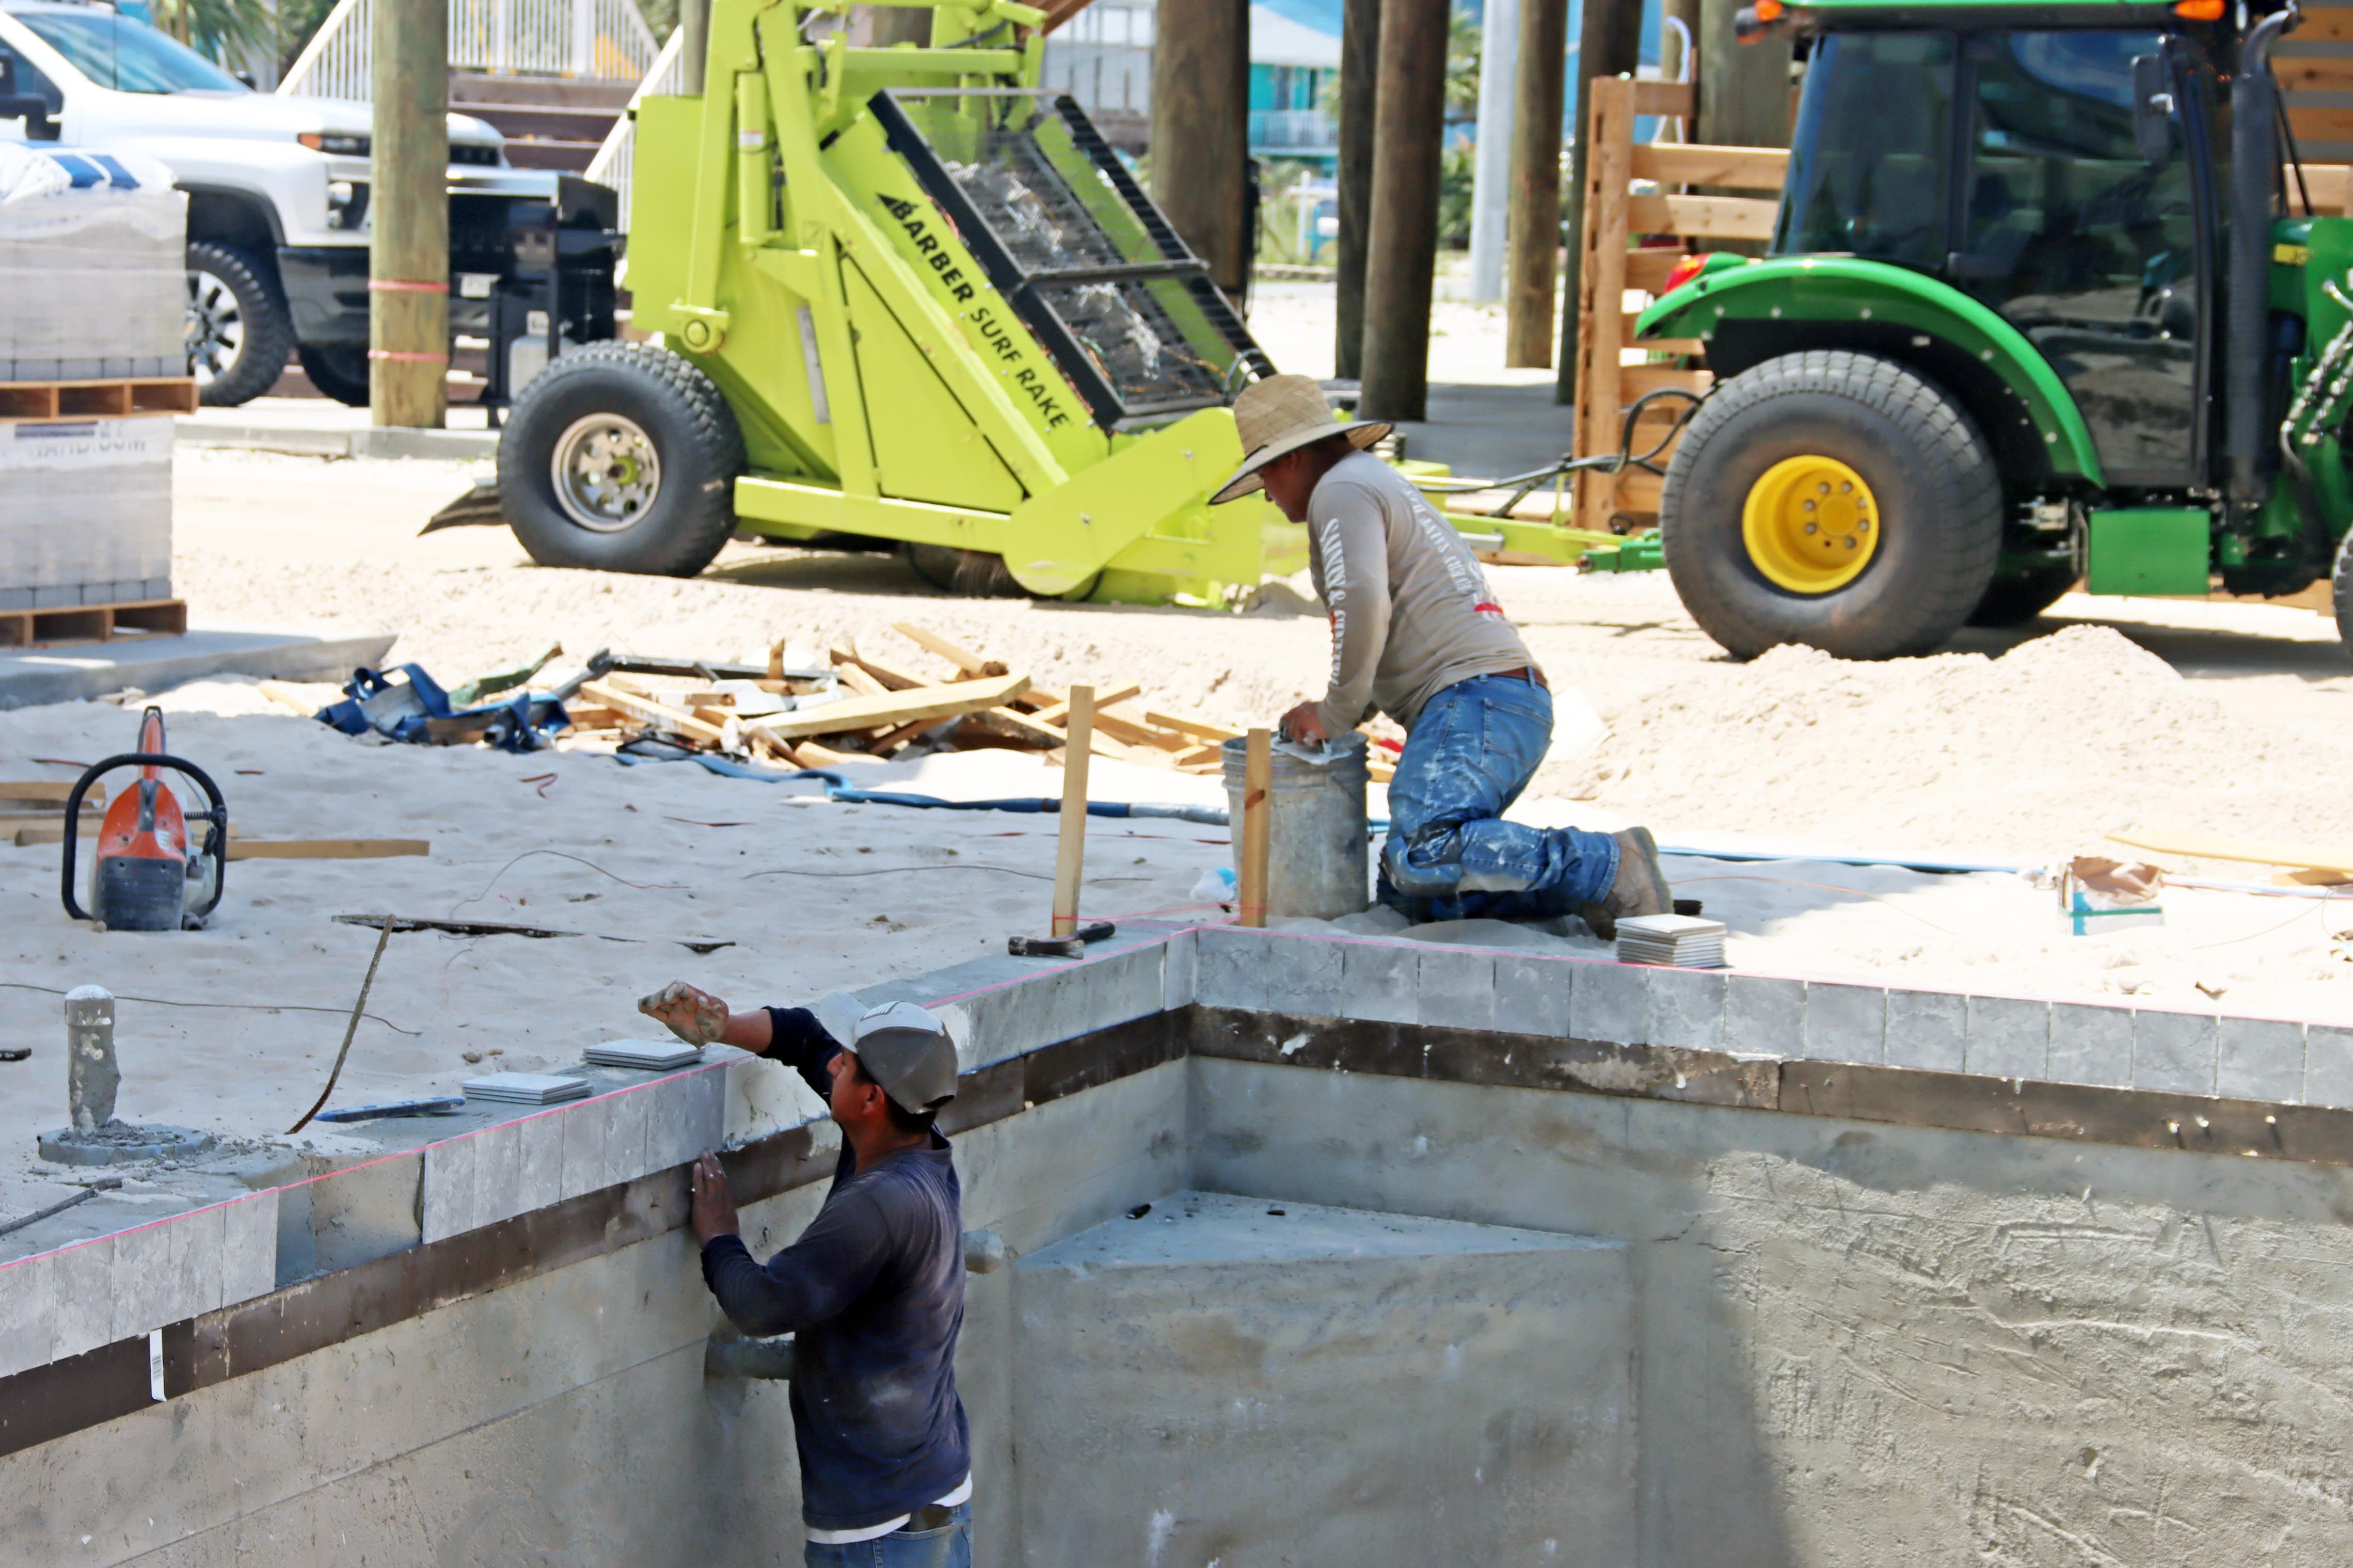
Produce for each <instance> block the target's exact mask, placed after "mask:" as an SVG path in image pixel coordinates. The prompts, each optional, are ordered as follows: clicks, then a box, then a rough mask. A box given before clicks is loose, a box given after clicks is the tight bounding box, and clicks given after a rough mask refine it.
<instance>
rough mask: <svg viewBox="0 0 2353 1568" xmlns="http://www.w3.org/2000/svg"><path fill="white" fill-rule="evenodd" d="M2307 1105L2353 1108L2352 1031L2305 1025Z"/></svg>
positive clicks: (2305, 1092) (2337, 1027)
mask: <svg viewBox="0 0 2353 1568" xmlns="http://www.w3.org/2000/svg"><path fill="white" fill-rule="evenodd" d="M2304 1102H2305V1103H2306V1105H2342V1106H2353V1029H2348V1028H2347V1027H2345V1026H2342V1025H2339V1024H2307V1025H2306V1026H2305V1029H2304Z"/></svg>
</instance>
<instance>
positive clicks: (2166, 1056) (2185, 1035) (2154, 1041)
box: [2133, 1009, 2220, 1094]
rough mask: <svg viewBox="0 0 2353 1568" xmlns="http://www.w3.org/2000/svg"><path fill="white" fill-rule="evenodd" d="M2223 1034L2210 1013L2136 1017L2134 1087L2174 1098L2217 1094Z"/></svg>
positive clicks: (2138, 1011) (2142, 1012)
mask: <svg viewBox="0 0 2353 1568" xmlns="http://www.w3.org/2000/svg"><path fill="white" fill-rule="evenodd" d="M2219 1036H2220V1030H2219V1028H2218V1027H2217V1026H2216V1023H2215V1019H2214V1015H2212V1014H2211V1013H2161V1012H2157V1011H2155V1010H2150V1009H2136V1010H2135V1011H2134V1013H2133V1087H2134V1088H2135V1089H2164V1090H2166V1091H2168V1092H2169V1093H2174V1094H2211V1093H2213V1092H2214V1061H2215V1058H2216V1056H2217V1054H2218V1052H2219V1049H2220V1039H2219Z"/></svg>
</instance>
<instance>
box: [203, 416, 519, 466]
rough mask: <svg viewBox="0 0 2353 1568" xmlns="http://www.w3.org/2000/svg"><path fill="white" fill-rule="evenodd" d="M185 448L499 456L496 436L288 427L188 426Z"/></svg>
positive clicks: (489, 433) (479, 432)
mask: <svg viewBox="0 0 2353 1568" xmlns="http://www.w3.org/2000/svg"><path fill="white" fill-rule="evenodd" d="M177 439H178V441H179V444H180V445H181V446H183V447H234V448H238V449H242V450H247V451H255V452H290V453H292V454H294V455H296V456H298V457H318V458H437V459H439V460H442V461H445V462H451V461H454V462H466V461H470V460H471V459H473V458H488V457H491V456H494V455H495V454H496V453H497V452H498V449H499V433H498V432H497V431H495V430H406V429H379V428H376V427H375V426H369V427H368V428H366V429H363V430H313V429H305V428H303V427H302V426H285V425H213V424H204V425H199V424H195V423H194V422H192V421H187V420H183V421H181V423H180V427H179V433H178V436H177Z"/></svg>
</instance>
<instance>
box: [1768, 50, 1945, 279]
mask: <svg viewBox="0 0 2353 1568" xmlns="http://www.w3.org/2000/svg"><path fill="white" fill-rule="evenodd" d="M1952 123H1953V36H1952V35H1951V34H1949V33H1843V34H1832V35H1831V36H1830V37H1826V38H1824V39H1822V40H1821V41H1820V43H1819V44H1817V45H1816V46H1815V48H1814V56H1813V58H1812V60H1811V62H1810V63H1809V65H1808V66H1807V68H1806V85H1805V94H1804V97H1803V98H1802V99H1801V100H1799V107H1798V123H1797V126H1796V129H1795V131H1794V132H1793V133H1792V135H1791V137H1790V145H1789V175H1788V184H1787V185H1786V186H1785V187H1784V190H1785V195H1784V196H1783V198H1782V203H1781V215H1780V218H1779V221H1778V224H1777V225H1776V228H1775V233H1774V237H1773V250H1774V252H1775V254H1777V255H1788V254H1805V253H1811V254H1820V253H1822V252H1825V251H1829V252H1843V253H1846V254H1850V255H1853V256H1860V257H1865V258H1870V259H1872V260H1874V261H1892V262H1896V263H1899V264H1901V265H1903V266H1906V267H1917V268H1921V269H1923V270H1925V271H1937V270H1940V269H1941V268H1943V266H1944V262H1945V251H1946V248H1947V247H1946V243H1945V207H1946V202H1947V196H1946V191H1947V185H1946V181H1945V172H1946V170H1947V167H1948V166H1949V165H1950V164H1951V162H1952V135H1953V133H1952Z"/></svg>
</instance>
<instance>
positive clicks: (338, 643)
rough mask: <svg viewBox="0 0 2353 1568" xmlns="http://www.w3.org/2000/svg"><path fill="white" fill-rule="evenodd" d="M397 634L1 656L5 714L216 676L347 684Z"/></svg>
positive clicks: (96, 646)
mask: <svg viewBox="0 0 2353 1568" xmlns="http://www.w3.org/2000/svg"><path fill="white" fill-rule="evenodd" d="M393 637H394V634H393V633H390V632H366V633H363V634H361V635H359V636H356V637H291V636H288V635H286V634H284V633H281V632H240V631H213V630H199V631H192V632H185V633H183V634H181V635H179V636H176V637H141V638H139V639H137V640H136V641H124V642H113V643H84V644H69V645H66V646H64V647H55V648H43V647H34V648H26V649H25V650H23V651H21V652H9V653H5V654H0V710H6V709H10V708H32V707H37V706H38V705H40V704H42V703H47V702H84V701H88V700H90V699H92V698H96V697H103V696H106V695H107V694H108V693H110V692H114V691H121V689H124V688H125V687H136V688H138V689H140V690H142V691H145V692H156V691H163V690H167V689H170V688H172V687H174V686H184V685H185V684H187V683H188V682H189V681H191V680H203V679H208V678H210V677H213V676H216V675H251V676H259V677H260V678H261V679H266V680H346V679H350V678H351V673H352V671H353V669H356V668H359V667H361V666H363V665H365V666H368V667H370V668H374V667H375V666H378V665H381V664H382V663H383V662H384V659H385V655H386V654H388V653H390V652H391V651H392V644H393Z"/></svg>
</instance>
